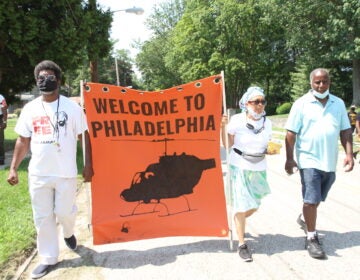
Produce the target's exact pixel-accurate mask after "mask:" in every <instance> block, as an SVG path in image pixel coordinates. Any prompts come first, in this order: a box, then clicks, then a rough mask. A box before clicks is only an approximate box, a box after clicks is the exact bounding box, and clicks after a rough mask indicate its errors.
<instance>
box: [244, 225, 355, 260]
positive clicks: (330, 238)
mask: <svg viewBox="0 0 360 280" xmlns="http://www.w3.org/2000/svg"><path fill="white" fill-rule="evenodd" d="M318 232H319V237H320V241H321V243H322V244H323V248H324V250H325V252H326V254H327V255H328V256H335V257H340V256H341V255H339V254H338V253H337V250H341V249H346V248H352V247H356V246H359V245H360V232H359V231H350V232H345V233H338V232H333V231H322V230H319V231H318ZM248 243H249V245H250V247H252V248H254V250H255V252H256V253H257V254H266V255H268V256H270V255H273V254H278V253H282V252H286V251H298V250H304V246H305V235H304V236H302V237H289V236H285V235H282V234H275V235H274V234H260V235H259V236H257V237H253V238H251V237H250V239H249V240H248Z"/></svg>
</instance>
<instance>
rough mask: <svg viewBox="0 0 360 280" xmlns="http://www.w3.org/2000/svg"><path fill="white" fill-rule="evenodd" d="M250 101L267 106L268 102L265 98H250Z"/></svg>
mask: <svg viewBox="0 0 360 280" xmlns="http://www.w3.org/2000/svg"><path fill="white" fill-rule="evenodd" d="M248 103H250V104H255V105H259V104H260V103H261V105H264V106H265V105H266V104H267V101H266V100H265V99H256V100H249V101H248Z"/></svg>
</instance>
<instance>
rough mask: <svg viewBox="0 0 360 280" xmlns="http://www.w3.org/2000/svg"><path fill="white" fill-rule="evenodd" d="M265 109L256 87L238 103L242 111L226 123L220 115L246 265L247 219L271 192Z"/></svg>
mask: <svg viewBox="0 0 360 280" xmlns="http://www.w3.org/2000/svg"><path fill="white" fill-rule="evenodd" d="M265 106H266V100H265V95H264V92H263V90H262V89H261V88H259V87H250V88H249V89H248V90H247V91H246V92H245V93H244V95H243V96H242V98H241V100H240V108H241V109H242V110H243V112H242V113H240V114H235V115H234V116H232V117H231V119H230V121H229V123H228V124H227V120H228V118H227V116H223V119H222V141H223V143H224V145H226V143H227V144H228V147H230V148H231V151H230V155H229V172H230V184H231V188H230V191H231V194H230V196H231V198H230V199H231V205H232V211H233V213H235V216H234V221H235V226H236V231H237V236H238V238H239V247H238V252H239V255H240V258H242V259H243V260H244V261H246V262H250V261H252V260H253V259H252V254H251V251H250V249H249V247H248V245H247V244H246V243H245V227H246V219H247V218H248V217H250V216H251V215H252V214H254V213H255V212H256V210H257V209H258V208H259V206H260V203H261V199H262V198H263V197H264V196H266V195H267V194H269V193H270V188H269V185H268V182H267V178H266V159H265V154H266V152H267V146H268V142H269V140H270V138H271V133H272V124H271V121H270V120H269V119H267V118H266V116H265ZM226 125H227V126H226ZM225 126H226V130H225ZM225 131H227V135H228V141H226V133H225Z"/></svg>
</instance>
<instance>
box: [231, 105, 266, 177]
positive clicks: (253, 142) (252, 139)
mask: <svg viewBox="0 0 360 280" xmlns="http://www.w3.org/2000/svg"><path fill="white" fill-rule="evenodd" d="M247 123H250V124H252V125H253V126H254V128H255V129H260V128H261V127H262V126H263V125H264V130H263V131H261V132H260V133H258V134H255V133H254V131H253V130H251V129H249V128H247V127H246V124H247ZM227 132H228V133H229V134H230V135H234V136H235V137H234V145H233V147H231V152H230V156H229V163H230V164H231V165H235V166H238V167H240V168H241V169H244V170H253V171H263V170H266V159H265V158H264V159H263V160H262V161H260V162H258V163H251V162H249V161H248V160H246V159H244V158H243V157H242V156H240V155H239V154H237V153H235V152H234V150H233V149H232V148H237V149H238V150H240V151H242V152H245V153H249V154H256V153H263V152H264V151H265V150H266V149H267V145H268V142H269V141H270V139H271V133H272V124H271V121H270V120H269V119H268V118H265V122H264V118H261V119H260V120H258V121H253V120H251V119H249V118H247V117H246V113H245V112H244V113H240V114H236V115H234V116H232V117H231V119H230V121H229V123H228V125H227Z"/></svg>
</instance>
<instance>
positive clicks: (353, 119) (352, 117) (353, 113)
mask: <svg viewBox="0 0 360 280" xmlns="http://www.w3.org/2000/svg"><path fill="white" fill-rule="evenodd" d="M355 110H356V107H355V105H351V107H350V112H349V113H348V117H349V120H350V125H351V130H352V133H354V132H355V128H356V116H357V114H356V111H355Z"/></svg>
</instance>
